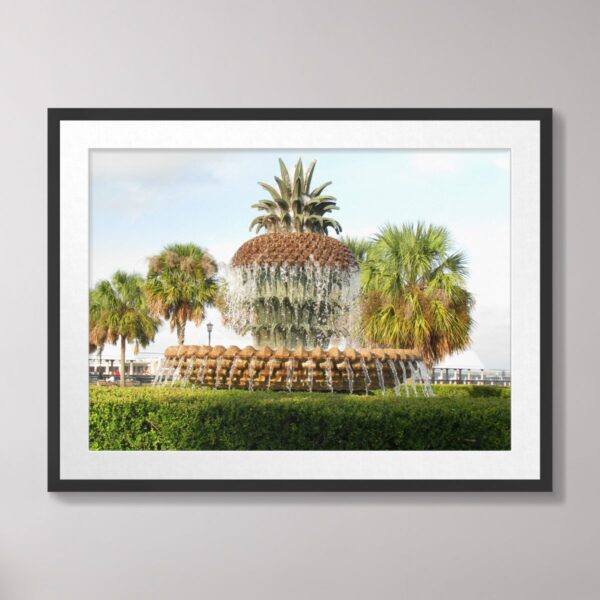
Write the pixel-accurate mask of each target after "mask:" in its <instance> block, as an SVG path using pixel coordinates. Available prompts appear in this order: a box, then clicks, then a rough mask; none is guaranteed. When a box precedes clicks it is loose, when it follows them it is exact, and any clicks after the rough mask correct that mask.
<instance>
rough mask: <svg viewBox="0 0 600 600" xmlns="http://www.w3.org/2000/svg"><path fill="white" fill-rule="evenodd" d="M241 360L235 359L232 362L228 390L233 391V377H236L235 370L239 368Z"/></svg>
mask: <svg viewBox="0 0 600 600" xmlns="http://www.w3.org/2000/svg"><path fill="white" fill-rule="evenodd" d="M239 360H240V359H239V358H234V359H233V360H232V361H231V366H230V367H229V375H228V377H227V389H231V387H232V385H233V376H234V375H235V370H236V368H237V365H238V362H239Z"/></svg>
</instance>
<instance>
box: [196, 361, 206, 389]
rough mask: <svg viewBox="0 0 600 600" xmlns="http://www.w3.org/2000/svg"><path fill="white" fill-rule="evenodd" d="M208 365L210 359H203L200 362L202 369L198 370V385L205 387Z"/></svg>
mask: <svg viewBox="0 0 600 600" xmlns="http://www.w3.org/2000/svg"><path fill="white" fill-rule="evenodd" d="M207 364H208V358H203V359H202V361H201V362H200V368H199V369H198V383H200V385H204V377H205V375H206V365H207Z"/></svg>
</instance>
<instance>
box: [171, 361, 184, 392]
mask: <svg viewBox="0 0 600 600" xmlns="http://www.w3.org/2000/svg"><path fill="white" fill-rule="evenodd" d="M183 361H184V359H183V358H180V359H179V362H178V363H177V366H176V367H175V371H173V376H172V377H171V387H173V386H174V385H175V382H176V381H179V379H180V377H181V366H182V365H183Z"/></svg>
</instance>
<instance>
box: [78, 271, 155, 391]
mask: <svg viewBox="0 0 600 600" xmlns="http://www.w3.org/2000/svg"><path fill="white" fill-rule="evenodd" d="M89 321H90V323H89V326H90V335H89V338H90V339H89V344H90V347H91V348H92V347H95V348H103V347H104V344H106V343H107V342H108V343H110V344H116V343H117V342H120V345H121V368H120V372H121V381H120V383H121V386H124V385H125V350H126V346H127V342H129V343H130V344H131V343H134V344H135V350H134V352H135V353H137V351H138V348H139V346H142V348H144V347H145V346H147V345H148V344H149V343H150V342H151V341H153V340H154V336H155V335H156V332H157V331H158V326H159V321H158V320H157V319H154V318H153V317H152V316H151V315H150V312H149V310H148V306H147V304H146V299H145V295H144V278H143V277H142V276H141V275H136V274H128V273H124V272H123V271H117V272H116V273H115V274H114V275H113V276H112V277H111V279H110V281H109V280H103V281H99V282H98V283H97V284H96V286H95V287H94V288H93V289H92V290H91V291H90V305H89Z"/></svg>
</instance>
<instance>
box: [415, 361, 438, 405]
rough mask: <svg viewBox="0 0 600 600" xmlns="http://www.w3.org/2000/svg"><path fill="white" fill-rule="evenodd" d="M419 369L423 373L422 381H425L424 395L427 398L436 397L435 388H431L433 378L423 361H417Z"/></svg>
mask: <svg viewBox="0 0 600 600" xmlns="http://www.w3.org/2000/svg"><path fill="white" fill-rule="evenodd" d="M417 367H418V368H419V370H420V372H421V379H422V380H423V382H424V383H423V393H424V395H425V396H430V397H433V396H435V394H434V392H433V388H432V387H431V377H429V371H428V370H427V367H426V366H425V363H424V362H423V361H422V360H418V361H417Z"/></svg>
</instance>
